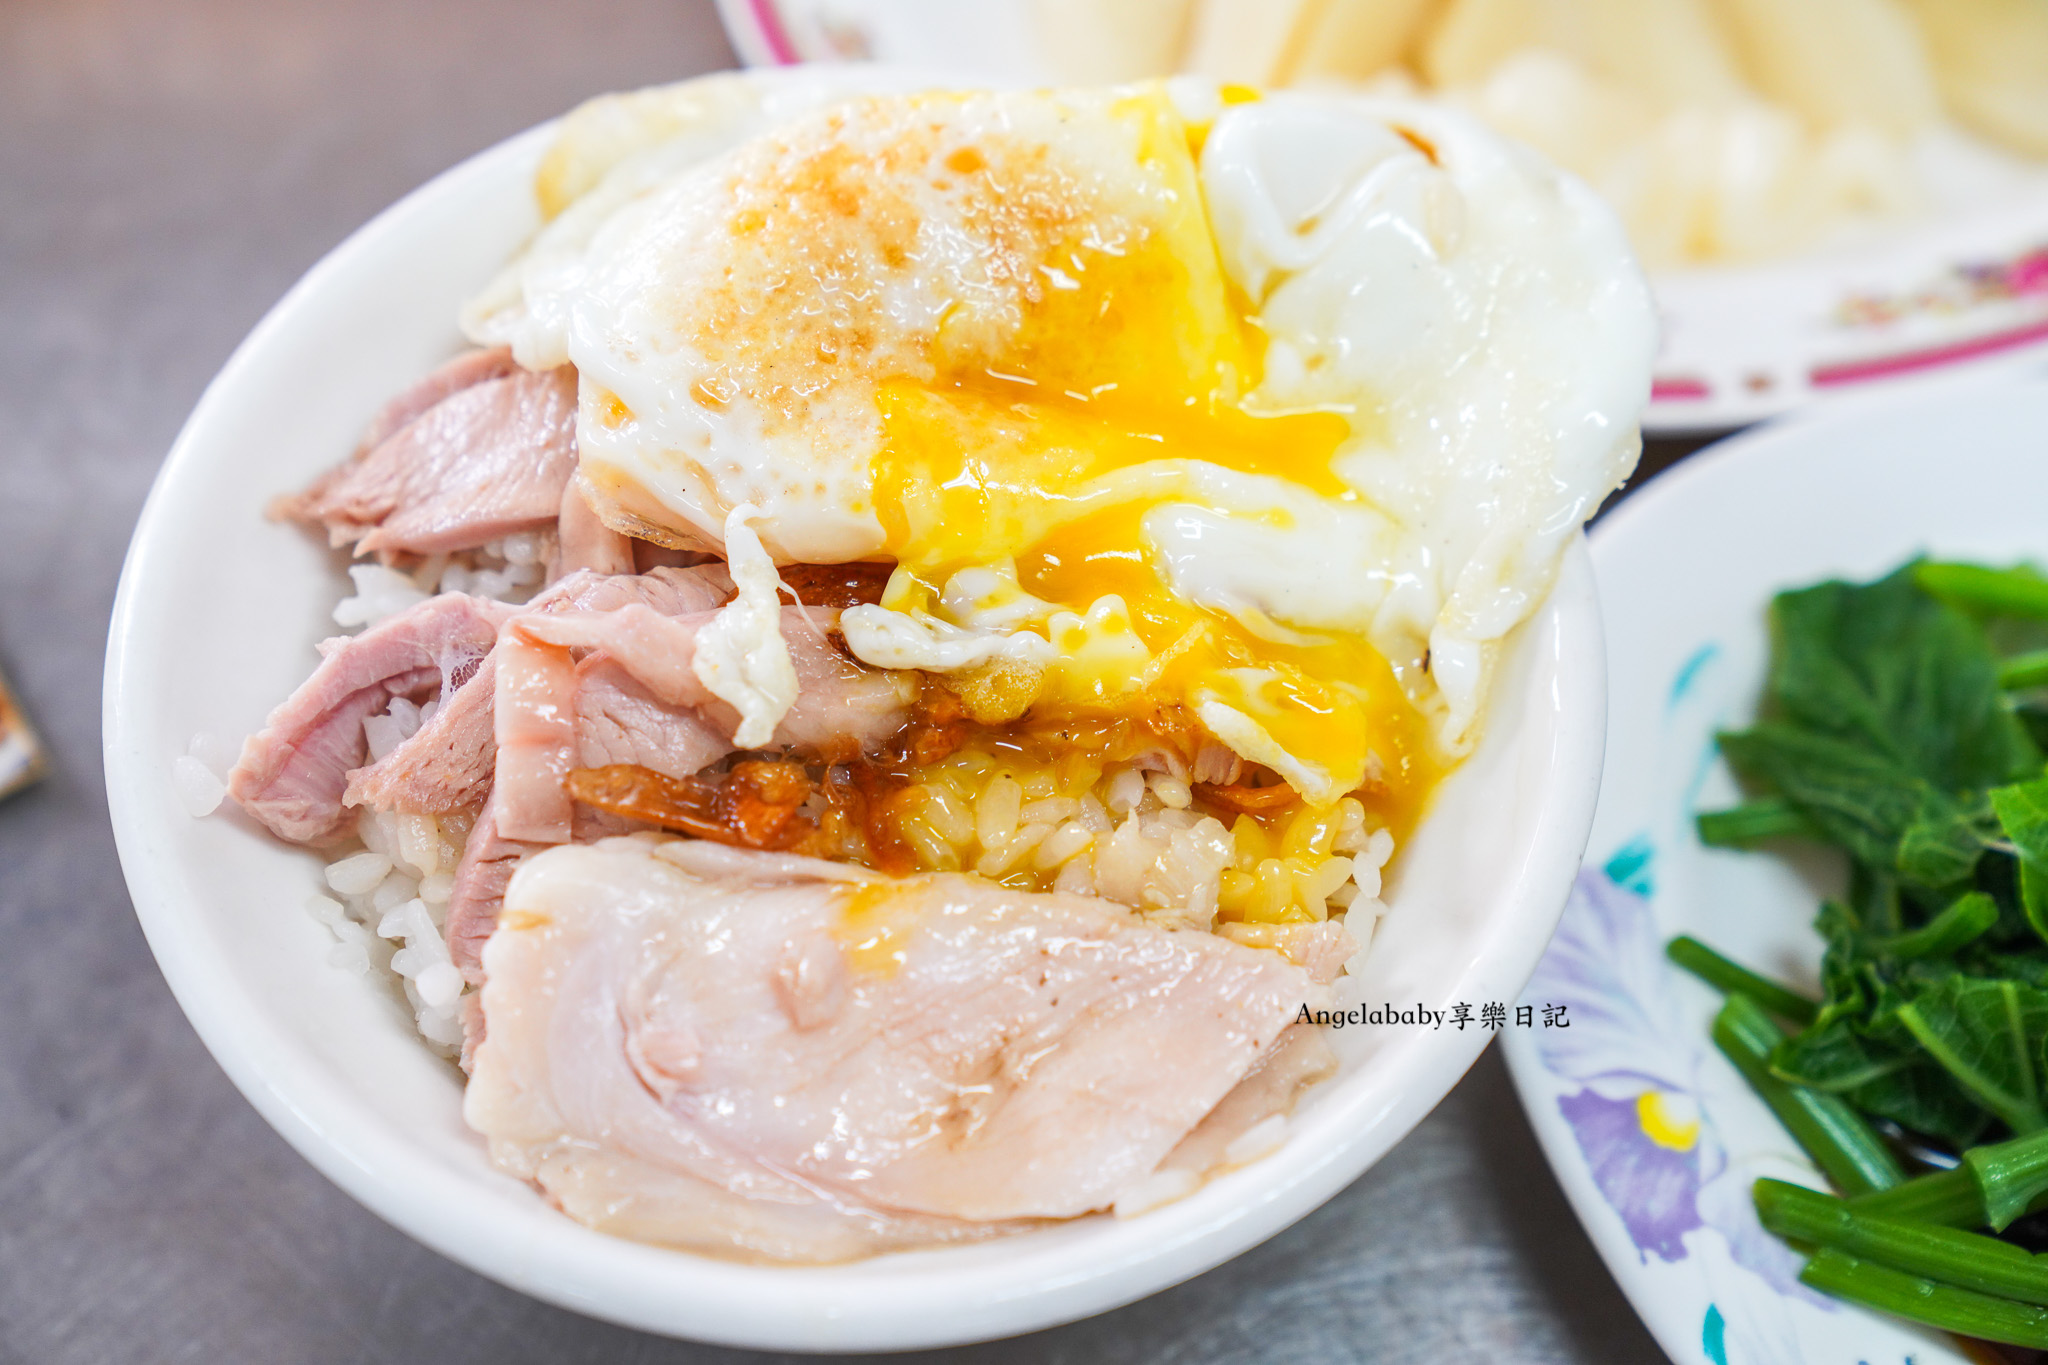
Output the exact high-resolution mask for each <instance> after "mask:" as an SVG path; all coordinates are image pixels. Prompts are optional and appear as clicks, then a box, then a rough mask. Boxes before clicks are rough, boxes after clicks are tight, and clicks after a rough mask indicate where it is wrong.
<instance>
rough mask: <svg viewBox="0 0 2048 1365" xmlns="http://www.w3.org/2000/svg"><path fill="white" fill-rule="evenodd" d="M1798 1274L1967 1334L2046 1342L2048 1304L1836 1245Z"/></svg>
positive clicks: (1842, 1295) (1831, 1290) (1824, 1287)
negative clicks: (1933, 1276) (1913, 1270)
mask: <svg viewBox="0 0 2048 1365" xmlns="http://www.w3.org/2000/svg"><path fill="white" fill-rule="evenodd" d="M1799 1278H1800V1280H1801V1281H1802V1282H1804V1283H1805V1284H1808V1285H1810V1286H1812V1287H1813V1288H1815V1289H1818V1290H1820V1291H1821V1292H1822V1293H1824V1294H1832V1295H1834V1296H1835V1297H1836V1298H1838V1299H1847V1300H1849V1301H1850V1302H1852V1303H1860V1304H1863V1305H1865V1306H1866V1307H1870V1308H1875V1309H1877V1310H1878V1311H1879V1312H1882V1313H1890V1314H1893V1315H1894V1316H1896V1317H1901V1318H1906V1319H1909V1320H1910V1321H1913V1322H1924V1323H1926V1324H1927V1325H1928V1326H1930V1327H1940V1328H1943V1329H1945V1330H1947V1331H1950V1332H1960V1333H1961V1334H1962V1335H1964V1336H1966V1337H1976V1338H1978V1339H1979V1340H1982V1341H2000V1342H2004V1343H2005V1344H2007V1345H2009V1346H2039V1347H2048V1308H2038V1307H2035V1306H2033V1305H2031V1304H2024V1303H2015V1302H2014V1301H2013V1300H2011V1299H2005V1298H1998V1297H1996V1296H1994V1295H1991V1294H1980V1293H1977V1292H1976V1291H1975V1290H1972V1289H1958V1288H1956V1287H1955V1286H1954V1285H1946V1284H1938V1283H1936V1282H1935V1281H1933V1280H1930V1279H1927V1278H1925V1277H1924V1276H1920V1275H1909V1274H1907V1273H1906V1272H1905V1271H1903V1270H1893V1269H1892V1268H1891V1267H1889V1266H1882V1265H1878V1264H1877V1263H1875V1262H1873V1261H1865V1260H1861V1259H1859V1258H1857V1257H1854V1256H1851V1255H1849V1254H1848V1253H1846V1252H1842V1251H1836V1250H1834V1249H1833V1248H1828V1249H1826V1250H1823V1251H1822V1252H1821V1253H1820V1254H1819V1255H1817V1256H1815V1257H1814V1258H1813V1259H1812V1260H1811V1261H1808V1262H1807V1263H1806V1269H1805V1270H1803V1271H1801V1272H1800V1273H1799Z"/></svg>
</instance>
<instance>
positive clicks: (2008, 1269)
mask: <svg viewBox="0 0 2048 1365" xmlns="http://www.w3.org/2000/svg"><path fill="white" fill-rule="evenodd" d="M1754 1194H1755V1198H1756V1212H1757V1218H1758V1219H1759V1220H1760V1221H1761V1222H1762V1223H1763V1225H1764V1226H1765V1227H1766V1228H1768V1229H1769V1230H1770V1231H1772V1232H1775V1233H1777V1234H1778V1235H1779V1236H1780V1237H1784V1238H1787V1239H1789V1240H1792V1241H1798V1242H1805V1243H1807V1244H1809V1245H1811V1246H1823V1247H1834V1248H1835V1249H1837V1250H1839V1251H1845V1252H1848V1253H1849V1254H1850V1255H1852V1256H1857V1257H1861V1258H1863V1259H1865V1260H1870V1261H1875V1262H1877V1263H1878V1264H1879V1265H1887V1266H1890V1267H1891V1268H1892V1269H1894V1270H1903V1271H1906V1272H1908V1273H1910V1274H1914V1275H1923V1276H1925V1277H1927V1278H1928V1279H1930V1280H1936V1281H1939V1282H1940V1283H1942V1284H1951V1285H1955V1286H1957V1287H1958V1288H1961V1289H1974V1290H1976V1291H1977V1292H1978V1293H1980V1294H1997V1295H2001V1296H2003V1297H2005V1298H2009V1299H2018V1300H2020V1301H2021V1302H2023V1303H2032V1304H2042V1305H2048V1258H2043V1257H2039V1256H2031V1255H2029V1254H2028V1253H2027V1252H2025V1251H2023V1250H2021V1249H2020V1248H2019V1247H2016V1246H2014V1245H2013V1244H2012V1243H2010V1242H2001V1241H1999V1240H1998V1239H1997V1238H1996V1237H1986V1236H1984V1235H1983V1234H1982V1233H1977V1232H1961V1231H1958V1230H1957V1229H1955V1228H1946V1227H1940V1226H1930V1225H1928V1224H1925V1223H1912V1222H1902V1221H1899V1220H1896V1219H1889V1218H1879V1217H1873V1216H1872V1215H1870V1214H1868V1213H1864V1212H1859V1211H1858V1210H1857V1208H1856V1206H1855V1205H1853V1204H1845V1203H1843V1202H1842V1201H1841V1200H1839V1199H1837V1198H1835V1197H1834V1196H1833V1195H1829V1194H1822V1193H1820V1192H1819V1191H1818V1190H1809V1189H1806V1188H1804V1187H1802V1186H1799V1185H1790V1184H1787V1183H1786V1182H1784V1181H1782V1180H1759V1181H1757V1182H1756V1189H1755V1191H1754Z"/></svg>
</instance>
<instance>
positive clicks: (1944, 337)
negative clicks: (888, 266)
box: [718, 0, 2048, 435]
mask: <svg viewBox="0 0 2048 1365" xmlns="http://www.w3.org/2000/svg"><path fill="white" fill-rule="evenodd" d="M1066 8H1070V6H1062V5H1056V4H1051V3H1048V0H975V2H974V3H972V4H963V3H961V2H960V0H718V9H719V13H720V15H721V17H722V18H723V19H724V21H725V28H726V32H727V33H728V34H730V35H731V37H732V44H733V48H734V50H735V51H737V52H738V53H739V54H740V56H741V58H742V59H743V60H745V61H746V63H747V64H748V65H750V66H786V65H791V64H793V63H796V62H807V61H808V62H816V61H867V60H872V61H885V62H894V63H898V64H901V65H906V66H917V67H930V68H934V69H940V70H945V71H949V72H959V73H964V74H967V75H972V76H975V77H978V78H980V79H983V80H987V81H992V82H996V83H1019V82H1021V83H1032V82H1045V81H1050V80H1054V79H1056V78H1057V75H1058V73H1059V72H1060V71H1061V70H1063V69H1071V68H1072V66H1073V60H1072V59H1070V60H1068V61H1066V62H1061V61H1058V60H1056V54H1055V53H1054V52H1053V51H1051V50H1050V49H1049V47H1048V43H1049V41H1050V32H1051V31H1050V30H1049V29H1048V27H1047V25H1046V22H1045V18H1046V15H1047V14H1048V13H1054V12H1059V11H1062V10H1064V9H1066ZM1922 162H1923V163H1924V164H1923V166H1922V169H1923V171H1924V172H1925V173H1926V174H1927V176H1928V182H1927V188H1928V194H1929V197H1930V199H1931V200H1932V201H1933V202H1934V203H1937V204H1940V205H1942V206H1943V208H1942V209H1940V210H1938V211H1936V212H1933V213H1931V214H1929V215H1927V216H1926V217H1924V218H1921V219H1918V220H1916V221H1915V222H1914V223H1912V224H1911V225H1905V226H1901V227H1900V228H1899V229H1897V230H1896V231H1889V232H1886V233H1883V234H1881V235H1878V236H1875V237H1873V238H1872V239H1871V240H1869V241H1867V242H1864V243H1863V244H1861V245H1858V246H1856V247H1853V248H1843V249H1838V250H1828V251H1819V252H1814V253H1810V254H1807V255H1804V256H1800V257H1796V258H1792V259H1788V260H1784V261H1776V262H1768V263H1763V264H1758V265H1740V266H1723V267H1717V268H1713V269H1699V270H1682V271H1668V272H1664V273H1662V274H1660V275H1659V276H1658V277H1657V278H1656V280H1655V281H1654V283H1655V285H1656V289H1657V300H1658V303H1659V305H1660V306H1661V307H1662V309H1663V314H1664V350H1663V354H1662V355H1661V356H1660V357H1659V360H1658V366H1657V382H1656V387H1655V390H1654V392H1653V394H1652V399H1651V403H1650V410H1649V412H1648V414H1647V415H1646V416H1645V417H1644V420H1643V426H1644V429H1645V430H1646V431H1649V432H1651V433H1652V434H1654V435H1670V434H1674V433H1678V432H1689V431H1722V430H1726V429H1728V428H1730V427H1736V426H1741V425H1742V424H1744V423H1746V422H1754V421H1757V420H1759V419H1760V418H1765V417H1775V416H1777V415H1779V414H1780V413H1786V412H1792V411H1794V410H1797V409H1800V408H1804V407H1806V406H1807V405H1809V404H1811V403H1813V402H1815V401H1816V400H1821V399H1834V398H1837V397H1840V396H1843V395H1851V394H1860V393H1865V392H1869V391H1871V390H1887V389H1896V388H1901V387H1909V386H1914V385H1917V384H1918V383H1919V382H1920V381H1922V380H1924V379H1927V378H1931V377H1932V378H1945V377H1948V376H1951V375H1962V374H1969V375H1995V374H1998V373H2000V372H2004V371H2009V370H2012V369H2014V368H2017V367H2024V366H2028V365H2032V366H2035V367H2039V366H2040V365H2041V364H2042V362H2043V361H2044V360H2048V166H2043V167H2041V168H2040V169H2039V170H2038V171H2031V170H2027V169H2023V168H2022V165H2023V163H2018V162H2014V163H2011V164H2007V163H2006V162H2005V161H2004V160H2002V159H1998V158H1991V159H1986V158H1985V157H1984V156H1983V155H1982V153H1981V152H1977V151H1975V150H1974V149H1972V148H1970V147H1968V146H1966V145H1962V144H1958V145H1955V146H1950V145H1949V144H1947V143H1936V144H1934V145H1932V146H1930V147H1929V148H1928V149H1927V150H1926V152H1925V154H1924V155H1923V157H1922Z"/></svg>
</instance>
